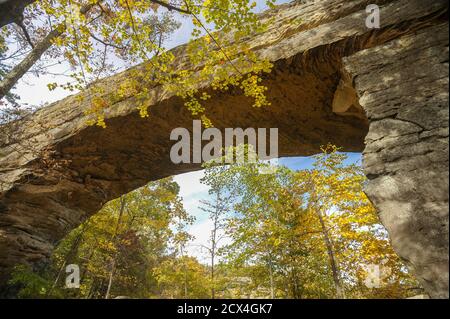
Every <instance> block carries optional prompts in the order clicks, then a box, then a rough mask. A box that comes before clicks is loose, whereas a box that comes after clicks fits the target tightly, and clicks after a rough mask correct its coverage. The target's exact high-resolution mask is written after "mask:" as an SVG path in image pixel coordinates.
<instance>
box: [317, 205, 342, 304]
mask: <svg viewBox="0 0 450 319" xmlns="http://www.w3.org/2000/svg"><path fill="white" fill-rule="evenodd" d="M317 216H318V217H319V221H320V225H321V227H322V234H323V239H324V242H325V246H326V248H327V253H328V258H329V260H330V266H331V272H332V274H333V282H334V286H335V288H336V295H337V297H338V298H339V299H343V298H345V296H344V291H343V289H342V286H341V280H340V274H339V267H338V265H337V262H336V258H335V256H334V251H333V244H332V242H331V238H330V236H329V234H328V229H327V227H326V225H325V221H324V219H323V215H322V212H321V211H320V209H318V210H317Z"/></svg>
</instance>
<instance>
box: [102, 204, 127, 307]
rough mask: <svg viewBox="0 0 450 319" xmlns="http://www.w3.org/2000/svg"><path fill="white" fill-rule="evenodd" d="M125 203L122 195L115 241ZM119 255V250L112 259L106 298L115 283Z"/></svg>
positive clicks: (114, 234) (114, 235)
mask: <svg viewBox="0 0 450 319" xmlns="http://www.w3.org/2000/svg"><path fill="white" fill-rule="evenodd" d="M125 203H126V200H125V197H124V196H122V197H121V198H120V212H119V218H118V219H117V224H116V228H115V230H114V233H113V236H112V238H111V240H112V241H115V239H116V236H117V233H118V231H119V227H120V224H121V222H122V216H123V211H124V210H125ZM118 255H119V254H118V252H116V253H115V254H114V257H113V260H112V262H111V271H110V273H109V280H108V288H107V290H106V294H105V299H109V297H110V293H111V287H112V283H113V278H114V272H115V270H116V262H117V257H118Z"/></svg>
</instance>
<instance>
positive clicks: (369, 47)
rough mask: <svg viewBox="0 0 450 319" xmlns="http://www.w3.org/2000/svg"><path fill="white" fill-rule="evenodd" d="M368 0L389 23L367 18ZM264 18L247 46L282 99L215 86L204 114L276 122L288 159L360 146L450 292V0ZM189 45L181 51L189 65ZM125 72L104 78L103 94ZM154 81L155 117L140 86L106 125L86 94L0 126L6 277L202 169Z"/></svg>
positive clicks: (298, 7)
mask: <svg viewBox="0 0 450 319" xmlns="http://www.w3.org/2000/svg"><path fill="white" fill-rule="evenodd" d="M369 3H376V4H378V5H379V7H380V16H381V28H380V29H368V28H367V27H366V25H365V19H366V17H367V13H366V11H365V8H366V6H367V5H368V4H369ZM261 18H262V19H272V18H273V20H272V21H271V24H270V28H269V29H268V30H267V31H266V32H265V33H264V34H260V35H255V36H254V37H251V38H249V39H248V44H249V45H250V46H251V47H252V48H253V49H254V50H255V51H256V52H257V53H258V54H259V55H260V56H261V57H264V58H268V59H269V60H271V61H272V62H274V64H275V67H274V69H273V71H272V73H271V74H268V75H267V76H265V79H264V81H265V84H266V85H267V86H268V88H269V91H268V96H269V98H270V100H271V102H272V106H271V107H268V108H263V109H254V108H251V106H250V104H251V103H250V102H249V101H248V100H246V99H245V98H243V97H242V95H241V94H240V92H238V91H234V90H231V91H230V92H227V93H218V92H212V93H211V94H212V99H211V101H209V102H208V108H207V110H208V116H209V117H210V118H211V119H212V120H213V122H214V124H215V126H216V127H218V128H225V127H243V128H245V127H267V128H269V127H278V128H279V140H280V142H279V154H280V156H301V155H311V154H314V153H316V152H318V149H319V146H320V145H321V144H324V143H327V142H332V143H335V144H336V145H340V146H342V147H343V148H344V149H345V150H346V151H358V152H363V155H364V162H363V164H364V169H365V172H366V175H367V177H368V179H369V182H368V185H367V187H366V192H367V194H368V196H369V197H370V199H371V200H372V201H373V203H374V204H375V206H376V207H377V209H378V211H379V214H380V217H381V220H382V222H383V223H384V225H385V226H386V227H387V229H388V231H389V234H390V237H391V240H392V243H393V246H394V249H395V250H396V252H397V253H398V254H399V256H401V258H403V259H404V260H405V261H406V263H407V265H408V266H409V267H410V268H411V269H412V270H413V271H414V273H415V274H416V276H417V277H418V279H419V280H420V282H421V284H422V285H423V287H424V288H425V289H426V291H427V292H428V294H429V295H430V296H431V297H439V298H448V283H449V282H448V280H449V279H448V244H449V239H448V183H449V175H448V36H449V35H448V1H447V0H435V1H424V0H394V1H388V0H371V1H366V0H353V1H348V0H321V1H319V0H317V1H295V2H293V3H290V4H286V5H282V6H280V7H278V8H276V9H274V10H271V11H268V12H266V13H264V14H263V15H261ZM184 50H185V46H181V47H178V48H176V49H174V54H175V56H176V63H178V64H179V66H180V67H188V66H187V65H186V60H185V59H183V58H184V56H185V54H184ZM127 74H128V72H124V73H121V74H118V75H115V76H113V77H110V78H106V79H104V80H102V81H101V82H100V84H99V85H102V86H103V87H104V88H105V93H104V94H108V93H110V92H113V91H114V90H116V89H117V87H118V85H119V84H120V83H121V81H123V80H124V79H125V78H126V77H127ZM204 89H205V90H208V85H205V87H204ZM151 92H152V97H151V98H150V99H149V100H148V101H147V102H148V105H151V108H150V110H151V115H150V118H149V119H142V118H140V117H139V115H138V112H137V111H136V103H135V98H134V97H133V96H130V97H128V98H124V99H123V100H121V101H118V102H117V103H115V104H114V105H113V106H112V107H111V108H110V109H109V110H108V113H107V116H106V123H107V128H106V129H102V128H98V127H92V126H88V125H87V120H86V116H85V115H84V113H83V110H84V109H85V108H86V107H87V105H85V104H84V103H82V102H79V100H78V99H77V97H76V96H70V97H67V98H65V99H64V100H61V101H59V102H57V103H54V104H52V105H50V106H47V107H45V108H43V109H40V110H39V111H38V112H36V113H35V114H32V115H30V116H27V117H25V118H24V119H22V120H19V121H16V122H13V123H9V124H7V125H3V126H0V285H2V287H4V285H5V282H6V280H7V278H8V275H9V273H10V271H11V267H12V266H13V265H15V264H18V263H28V264H32V265H38V264H39V263H40V262H42V261H45V260H46V259H47V258H48V257H49V256H50V254H51V252H52V249H53V247H54V246H55V244H57V242H58V241H59V240H61V239H62V238H63V237H64V236H65V235H66V234H67V233H68V232H69V231H70V230H72V229H73V228H75V227H77V226H78V225H79V224H80V223H81V222H82V221H83V220H85V219H86V218H88V217H89V216H91V215H92V214H94V213H96V212H97V211H98V210H99V209H100V208H101V207H102V205H103V204H105V203H106V202H107V201H109V200H111V199H114V198H117V197H118V196H120V195H121V194H124V193H127V192H129V191H131V190H134V189H136V188H138V187H140V186H142V185H144V184H146V183H147V182H149V181H151V180H156V179H159V178H163V177H166V176H170V175H174V174H179V173H183V172H188V171H191V170H195V169H198V168H199V167H198V166H196V165H174V164H172V163H171V161H170V159H169V153H170V147H171V145H172V144H173V142H171V141H170V140H169V135H170V131H171V130H172V129H173V128H175V127H186V128H190V127H192V118H191V116H190V114H189V113H188V111H186V110H185V108H184V107H183V102H182V101H181V100H180V99H179V98H177V97H174V96H171V95H170V94H169V93H168V92H165V91H164V90H163V89H162V88H160V87H155V88H151ZM81 94H83V93H81Z"/></svg>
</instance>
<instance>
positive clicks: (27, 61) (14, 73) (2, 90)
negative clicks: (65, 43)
mask: <svg viewBox="0 0 450 319" xmlns="http://www.w3.org/2000/svg"><path fill="white" fill-rule="evenodd" d="M93 6H94V4H88V5H85V6H83V7H82V8H81V9H80V13H81V14H86V13H87V12H88V11H89V10H90V9H91V8H92V7H93ZM65 31H66V26H65V25H64V24H60V25H59V26H58V27H56V28H55V29H53V30H52V31H50V32H49V33H48V34H47V36H46V37H45V38H44V39H42V40H41V41H40V42H39V43H38V44H36V45H35V47H34V48H33V49H32V50H31V52H30V53H29V54H28V55H27V56H26V57H25V58H24V59H23V60H22V61H21V62H20V63H19V64H18V65H16V66H15V67H14V68H13V69H12V70H11V71H10V72H8V74H6V75H5V77H4V78H3V79H2V80H1V81H0V100H1V99H2V98H3V97H4V96H5V95H6V94H8V92H9V91H10V90H11V89H12V88H13V87H14V85H16V84H17V82H18V81H19V80H20V79H21V78H22V77H23V76H24V75H25V73H27V72H28V71H29V70H30V69H31V67H32V66H33V65H34V64H35V63H36V62H37V61H38V60H39V59H40V58H41V57H42V55H43V54H44V53H45V52H46V51H47V50H48V49H49V48H50V47H51V46H52V45H53V40H55V39H56V38H58V37H60V36H61V35H62V34H63V33H64V32H65Z"/></svg>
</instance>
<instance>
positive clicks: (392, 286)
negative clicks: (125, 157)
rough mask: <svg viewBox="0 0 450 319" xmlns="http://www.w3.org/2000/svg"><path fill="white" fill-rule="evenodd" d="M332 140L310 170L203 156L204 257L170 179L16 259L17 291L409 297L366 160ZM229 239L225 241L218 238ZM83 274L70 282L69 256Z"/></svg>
mask: <svg viewBox="0 0 450 319" xmlns="http://www.w3.org/2000/svg"><path fill="white" fill-rule="evenodd" d="M345 159H346V154H345V153H341V152H339V149H338V148H337V147H336V146H333V145H327V146H324V147H323V148H322V153H321V154H319V155H316V156H315V157H314V164H313V168H312V169H305V170H298V171H294V170H291V169H288V168H287V167H283V166H280V167H276V168H275V170H274V172H273V173H270V174H267V173H266V172H267V169H268V168H270V165H272V164H269V163H266V162H262V161H258V162H256V163H240V164H239V163H236V164H233V165H226V166H225V165H219V164H218V163H217V162H216V161H214V162H210V163H207V164H205V165H204V166H205V175H204V178H203V179H202V183H204V184H205V185H207V186H208V187H209V193H210V195H211V196H210V197H209V199H208V200H202V201H201V203H202V207H201V209H202V210H203V211H204V213H205V214H207V216H208V218H209V219H210V220H211V224H212V225H213V227H212V228H211V229H204V231H205V232H208V233H210V235H209V240H208V244H207V245H205V247H202V248H204V249H203V252H204V254H205V255H206V258H207V260H208V261H209V262H208V263H202V262H199V260H198V259H197V258H196V257H194V256H191V255H189V254H187V253H186V251H187V246H189V244H190V242H191V241H192V239H193V238H192V235H191V234H189V232H188V231H187V228H188V226H189V225H190V224H192V223H193V222H194V217H193V216H190V215H189V214H188V213H187V212H186V210H185V209H184V208H183V203H182V198H180V196H179V195H178V193H179V186H178V185H177V183H176V182H174V180H173V178H167V179H163V180H159V181H157V182H152V183H149V184H148V185H147V186H145V187H143V188H140V189H138V190H136V191H133V192H131V193H129V194H127V195H124V196H122V197H120V198H118V199H116V200H114V201H112V202H110V203H108V204H107V205H105V207H103V208H102V210H101V211H100V212H98V213H97V214H95V215H94V216H93V217H91V218H89V219H88V220H86V221H85V222H84V223H83V224H82V225H81V226H80V227H78V228H77V229H75V230H73V231H72V232H71V233H70V234H69V235H68V236H67V237H66V238H64V240H63V241H61V243H59V245H58V246H57V248H56V250H55V252H54V254H53V256H52V261H51V264H50V265H45V267H43V268H42V270H41V271H38V272H33V271H31V269H29V268H27V267H25V266H19V267H17V268H16V269H15V271H14V274H13V278H12V279H11V281H10V283H11V284H13V285H18V286H20V287H21V289H20V292H19V297H21V298H102V299H103V298H105V299H108V298H117V297H123V298H125V297H126V298H177V299H197V298H201V299H208V298H212V299H214V298H272V299H273V298H288V299H302V298H340V299H341V298H406V297H409V296H412V295H415V294H417V293H418V292H420V291H421V287H420V285H419V284H418V283H417V282H416V280H415V279H414V276H412V275H411V274H410V273H409V271H408V270H407V268H406V267H405V265H404V264H403V263H402V261H401V260H400V259H399V257H398V256H397V255H396V253H395V252H394V251H393V249H392V246H391V244H390V242H389V238H388V236H387V232H386V230H385V229H384V227H383V226H382V225H381V223H380V221H379V218H378V216H377V213H376V210H375V208H374V207H373V206H372V204H371V203H370V201H369V200H368V199H367V197H366V195H365V194H364V192H363V185H364V182H365V177H364V174H363V173H362V171H361V167H360V166H359V165H355V164H351V165H349V164H345ZM225 239H226V240H225ZM71 264H75V265H79V266H80V269H81V273H80V277H81V285H80V287H79V288H77V289H67V287H66V285H67V283H66V281H65V278H66V276H67V274H66V266H67V265H71Z"/></svg>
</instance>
